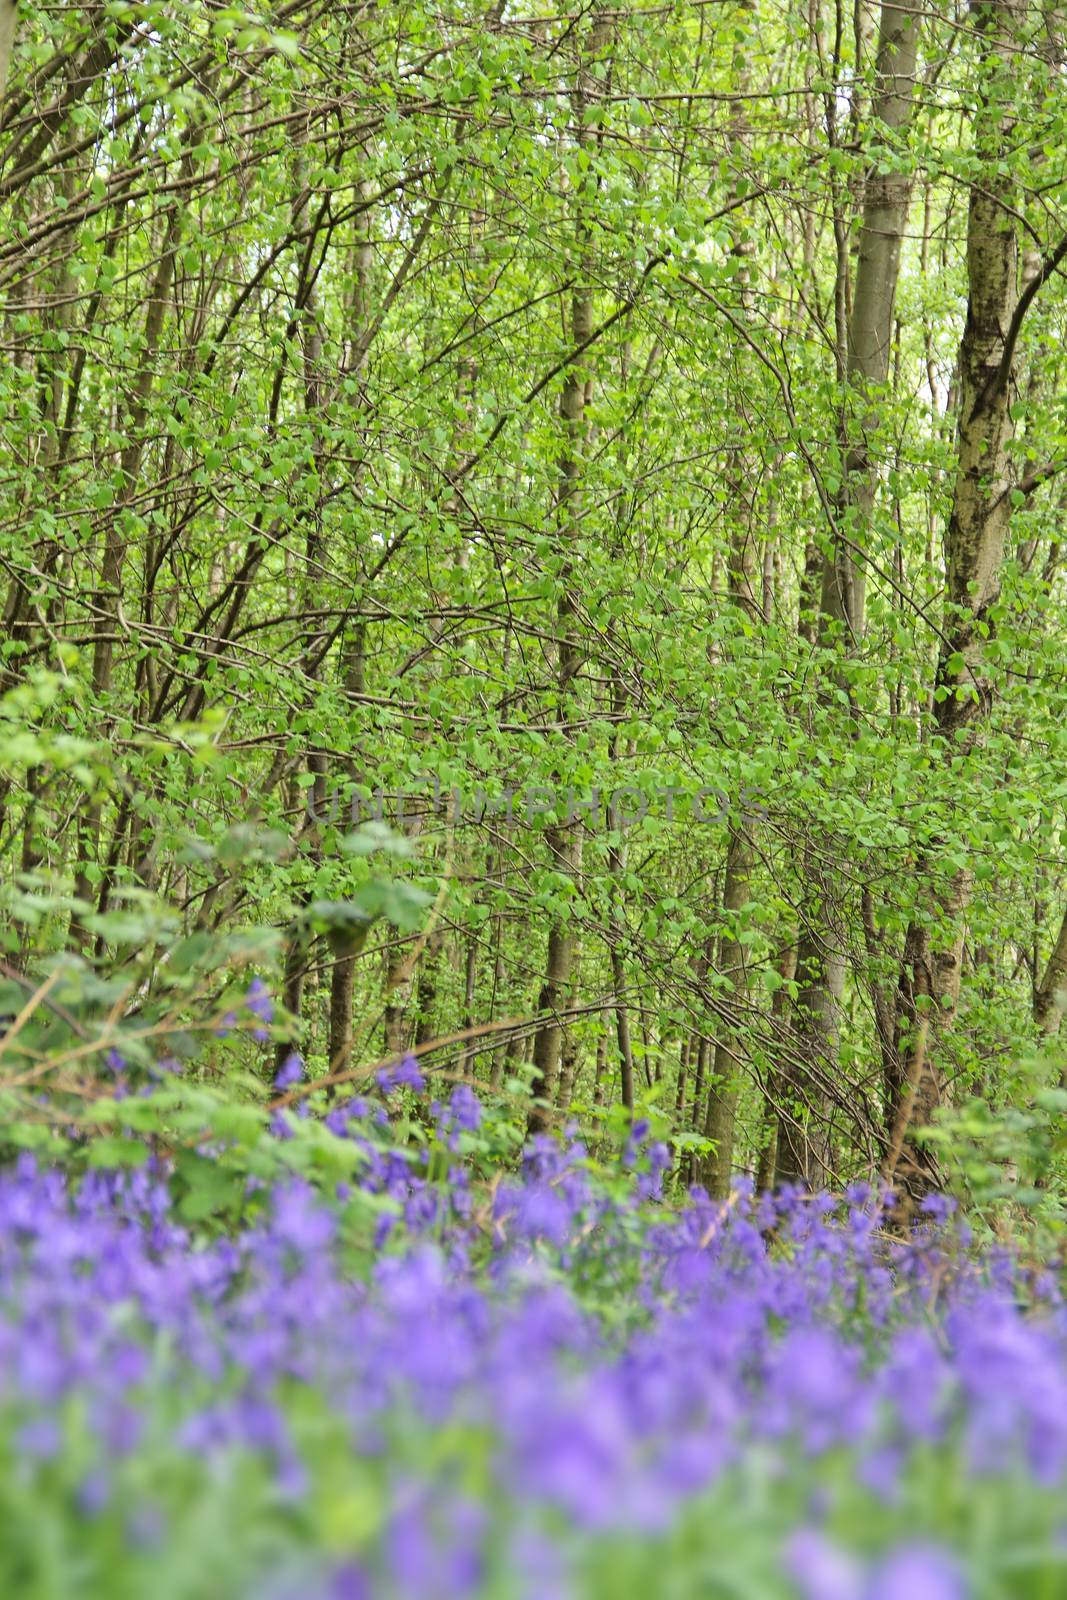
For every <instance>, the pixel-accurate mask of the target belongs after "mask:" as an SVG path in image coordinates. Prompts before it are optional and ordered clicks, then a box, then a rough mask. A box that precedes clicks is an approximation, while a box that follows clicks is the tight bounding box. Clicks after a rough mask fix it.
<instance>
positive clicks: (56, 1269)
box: [0, 1062, 1067, 1600]
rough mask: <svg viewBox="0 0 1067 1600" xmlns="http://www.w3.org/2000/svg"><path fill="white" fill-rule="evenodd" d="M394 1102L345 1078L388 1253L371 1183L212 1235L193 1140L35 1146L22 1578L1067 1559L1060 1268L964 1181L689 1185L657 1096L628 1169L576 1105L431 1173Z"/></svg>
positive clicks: (823, 1567) (1036, 1565) (30, 1187)
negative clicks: (1031, 1260)
mask: <svg viewBox="0 0 1067 1600" xmlns="http://www.w3.org/2000/svg"><path fill="white" fill-rule="evenodd" d="M299 1075H300V1064H299V1062H296V1063H295V1064H294V1065H292V1066H290V1064H288V1063H287V1065H286V1066H285V1067H283V1069H282V1073H281V1079H280V1081H281V1082H282V1083H284V1084H291V1083H293V1082H296V1081H298V1080H299ZM379 1087H380V1089H381V1090H382V1091H383V1093H385V1094H386V1095H388V1094H390V1093H392V1092H393V1091H394V1090H396V1089H398V1088H406V1089H410V1090H415V1091H417V1090H419V1089H421V1088H422V1087H423V1085H422V1079H421V1075H420V1074H419V1073H418V1071H417V1069H416V1068H415V1066H414V1063H413V1062H408V1063H406V1064H404V1065H403V1066H401V1067H400V1068H397V1069H395V1070H394V1071H391V1072H390V1073H389V1074H388V1075H387V1078H386V1081H384V1082H383V1083H382V1084H381V1085H380V1086H379ZM432 1115H433V1116H434V1117H435V1119H436V1124H437V1130H438V1136H439V1140H440V1142H441V1143H442V1144H443V1145H445V1146H446V1147H449V1148H451V1149H452V1150H455V1149H457V1148H458V1145H457V1138H458V1136H459V1135H461V1134H463V1133H464V1132H466V1133H470V1132H472V1131H473V1130H475V1129H477V1128H478V1126H479V1121H480V1118H481V1115H482V1108H481V1106H480V1105H479V1102H478V1099H477V1097H476V1096H475V1095H474V1094H473V1093H472V1091H471V1090H470V1089H469V1088H467V1087H466V1086H463V1085H460V1086H458V1087H457V1088H456V1089H455V1090H454V1091H453V1093H452V1095H451V1097H450V1099H449V1100H448V1101H447V1102H443V1103H437V1102H435V1103H434V1106H433V1107H432ZM387 1116H388V1112H387V1106H386V1103H385V1102H383V1101H382V1100H381V1099H376V1100H373V1101H372V1100H369V1099H356V1100H352V1101H348V1102H346V1103H345V1104H343V1105H339V1106H334V1107H333V1108H331V1109H330V1110H329V1112H328V1116H327V1121H328V1124H329V1126H330V1128H331V1130H332V1131H333V1133H334V1134H336V1135H338V1136H340V1137H343V1138H346V1139H352V1140H353V1141H355V1142H356V1144H357V1145H358V1146H359V1148H360V1149H361V1151H362V1154H363V1157H364V1159H363V1162H362V1165H361V1167H360V1171H361V1173H362V1178H361V1184H362V1191H361V1197H362V1198H364V1199H365V1201H366V1202H367V1203H373V1204H376V1205H380V1206H381V1216H380V1219H379V1222H378V1229H377V1255H376V1259H374V1260H373V1263H372V1266H371V1268H370V1270H369V1271H363V1270H359V1267H358V1259H359V1258H358V1257H357V1256H355V1255H354V1254H353V1249H352V1244H353V1240H352V1236H351V1229H352V1226H353V1223H352V1214H351V1209H350V1207H348V1206H346V1201H349V1200H351V1191H350V1190H347V1191H346V1190H342V1193H341V1195H340V1198H339V1199H338V1200H337V1201H336V1202H334V1201H331V1200H329V1199H327V1198H324V1197H323V1196H322V1195H320V1194H318V1193H316V1192H315V1191H314V1190H313V1189H312V1188H311V1187H310V1186H309V1185H308V1184H307V1183H305V1182H303V1181H301V1180H295V1179H294V1180H293V1181H290V1182H286V1183H283V1184H281V1185H279V1186H277V1187H276V1188H275V1189H274V1190H273V1192H271V1193H270V1194H269V1195H266V1194H265V1193H264V1192H263V1191H262V1190H261V1191H259V1192H258V1194H256V1195H255V1198H256V1200H257V1202H258V1203H259V1207H260V1209H259V1211H258V1212H257V1213H255V1214H254V1215H253V1214H252V1213H250V1219H249V1221H248V1222H247V1225H246V1226H245V1227H244V1228H243V1229H241V1230H238V1231H236V1232H234V1233H232V1234H229V1235H222V1236H215V1237H211V1238H206V1237H197V1236H195V1235H194V1234H193V1233H192V1232H191V1231H190V1229H188V1228H187V1227H185V1226H183V1225H182V1224H181V1223H180V1221H179V1220H178V1218H177V1217H176V1215H175V1213H174V1211H173V1209H172V1206H171V1201H170V1195H169V1190H168V1183H167V1171H166V1168H165V1164H163V1163H158V1164H157V1165H155V1166H153V1167H152V1168H151V1169H145V1168H142V1169H138V1170H134V1171H129V1172H124V1173H121V1174H110V1173H90V1174H89V1175H88V1176H86V1177H84V1178H83V1179H82V1180H80V1181H79V1182H75V1181H73V1180H70V1179H68V1178H67V1177H65V1176H64V1175H63V1174H61V1173H60V1172H58V1171H54V1170H48V1169H43V1168H40V1167H39V1166H37V1165H35V1163H34V1162H33V1161H32V1160H30V1159H29V1158H25V1159H23V1160H21V1161H20V1162H19V1163H18V1165H17V1166H15V1167H13V1168H12V1169H10V1170H8V1171H7V1172H6V1173H4V1174H3V1175H0V1436H2V1438H3V1440H4V1444H3V1449H2V1453H0V1512H3V1514H4V1515H5V1525H8V1526H11V1527H12V1528H14V1527H16V1523H14V1522H11V1521H10V1520H9V1519H10V1518H11V1517H13V1516H15V1517H17V1518H18V1522H17V1526H18V1528H19V1529H21V1530H22V1531H20V1532H18V1533H13V1534H12V1538H11V1541H10V1546H11V1547H10V1549H8V1550H5V1551H4V1552H0V1585H3V1586H4V1592H10V1593H15V1592H26V1593H31V1592H32V1593H33V1594H35V1595H38V1594H39V1595H42V1596H49V1597H50V1596H51V1594H52V1593H55V1594H56V1595H57V1596H58V1595H60V1594H62V1595H64V1596H66V1595H74V1596H76V1595H79V1594H85V1595H92V1596H99V1597H104V1596H107V1597H108V1600H111V1597H113V1596H116V1595H120V1594H126V1593H130V1594H131V1595H132V1594H134V1593H145V1592H157V1590H156V1583H155V1581H154V1580H153V1579H152V1574H153V1573H154V1574H155V1575H156V1577H157V1578H159V1577H160V1574H168V1575H169V1576H168V1577H167V1582H166V1583H162V1586H161V1587H159V1588H158V1592H160V1593H164V1592H165V1593H167V1594H168V1595H171V1594H173V1595H176V1596H177V1595H186V1594H188V1595H189V1596H190V1597H191V1596H194V1595H207V1594H213V1595H215V1596H217V1597H218V1600H227V1597H229V1596H234V1597H240V1600H244V1597H246V1596H247V1597H248V1600H251V1597H252V1596H253V1595H254V1596H256V1597H257V1600H258V1597H267V1600H297V1597H300V1600H331V1597H332V1600H357V1597H362V1596H371V1595H375V1596H376V1595H383V1596H392V1597H396V1600H414V1597H416V1596H418V1597H420V1600H421V1597H425V1596H433V1597H435V1600H448V1597H450V1596H455V1597H460V1596H475V1595H483V1594H484V1595H493V1596H496V1595H499V1596H502V1597H512V1596H513V1597H515V1600H521V1597H526V1600H549V1597H550V1596H558V1597H561V1600H562V1597H564V1596H574V1597H580V1596H596V1597H599V1596H605V1597H606V1596H608V1595H617V1594H622V1595H629V1594H634V1595H638V1594H652V1593H660V1592H662V1593H668V1592H669V1593H670V1594H672V1595H674V1594H677V1595H679V1596H690V1595H691V1596H693V1597H696V1596H697V1595H719V1594H721V1595H723V1596H726V1595H731V1594H737V1595H747V1596H751V1597H752V1600H763V1597H766V1600H775V1597H779V1596H780V1597H782V1600H786V1597H793V1600H964V1597H966V1596H971V1595H990V1596H994V1595H1001V1594H1003V1595H1004V1596H1010V1595H1021V1594H1029V1593H1031V1592H1032V1593H1034V1594H1038V1593H1041V1594H1045V1593H1047V1594H1050V1595H1052V1594H1061V1593H1064V1592H1067V1556H1065V1546H1064V1539H1063V1533H1064V1528H1065V1526H1067V1517H1065V1516H1064V1512H1063V1506H1064V1505H1065V1504H1067V1502H1065V1501H1064V1499H1063V1495H1064V1490H1065V1489H1067V1309H1065V1306H1064V1302H1063V1299H1062V1298H1061V1295H1060V1292H1059V1289H1058V1287H1057V1285H1056V1283H1055V1282H1054V1281H1052V1279H1051V1278H1050V1277H1049V1276H1047V1275H1046V1276H1045V1277H1035V1276H1034V1274H1032V1273H1030V1272H1028V1271H1026V1270H1024V1268H1023V1267H1022V1266H1021V1265H1020V1264H1019V1263H1018V1262H1017V1261H1016V1260H1014V1259H1013V1258H1012V1256H1011V1255H1009V1254H1008V1253H1005V1252H998V1253H993V1254H990V1253H988V1252H984V1253H983V1252H980V1251H977V1250H976V1249H974V1248H973V1247H972V1246H971V1244H970V1242H969V1240H968V1238H967V1233H966V1229H965V1228H964V1227H963V1226H962V1225H961V1224H960V1223H959V1222H958V1220H956V1219H954V1218H953V1217H952V1216H951V1215H949V1214H947V1212H948V1209H949V1208H947V1207H943V1206H937V1205H934V1206H931V1208H930V1212H929V1214H928V1215H927V1217H926V1218H925V1220H924V1221H923V1223H922V1225H921V1226H920V1227H919V1228H918V1229H917V1230H916V1232H915V1235H914V1236H913V1237H912V1238H911V1239H909V1240H907V1241H904V1240H901V1239H899V1238H896V1237H894V1236H893V1235H892V1234H891V1233H890V1232H888V1231H887V1230H886V1229H885V1228H884V1226H883V1205H884V1197H882V1196H880V1195H878V1194H877V1193H874V1192H871V1191H869V1190H866V1189H863V1188H857V1189H855V1190H853V1191H851V1192H850V1193H849V1194H848V1195H847V1196H845V1197H843V1198H841V1199H840V1200H837V1201H835V1200H833V1199H830V1198H828V1197H826V1196H816V1197H811V1196H807V1195H802V1194H800V1193H792V1194H788V1193H787V1194H782V1195H778V1196H775V1197H755V1196H754V1195H752V1194H751V1192H749V1190H748V1189H746V1188H745V1187H744V1186H741V1187H739V1188H738V1189H737V1190H736V1191H735V1193H734V1194H733V1196H732V1197H731V1200H730V1202H729V1203H728V1204H727V1205H726V1206H717V1205H715V1204H713V1203H712V1202H711V1201H710V1200H709V1199H708V1197H707V1195H706V1194H705V1193H704V1192H703V1191H702V1190H700V1189H694V1190H692V1191H691V1192H690V1195H689V1197H688V1200H687V1203H686V1204H685V1205H683V1206H681V1207H679V1208H677V1209H669V1208H668V1207H666V1206H664V1205H660V1204H657V1202H656V1197H657V1195H658V1194H659V1191H660V1186H661V1183H662V1179H663V1173H664V1169H665V1168H666V1167H667V1166H668V1164H669V1158H668V1153H667V1151H666V1150H665V1149H664V1148H663V1147H661V1146H657V1145H655V1144H649V1142H648V1137H647V1135H648V1130H647V1128H642V1127H640V1126H636V1127H635V1128H634V1129H633V1132H632V1135H631V1138H630V1140H629V1143H628V1144H627V1146H626V1148H625V1150H624V1152H623V1154H622V1161H621V1164H620V1170H619V1172H618V1173H617V1174H616V1175H615V1177H614V1179H613V1180H612V1181H611V1182H607V1181H604V1180H603V1178H602V1177H601V1176H600V1175H598V1172H597V1170H596V1168H595V1166H594V1164H592V1163H591V1162H590V1161H589V1160H588V1156H587V1152H586V1150H585V1148H584V1147H583V1145H582V1143H581V1142H580V1141H579V1140H577V1139H576V1138H571V1140H570V1141H569V1142H562V1141H557V1140H556V1139H553V1138H551V1137H548V1136H542V1137H539V1138H537V1139H535V1140H534V1141H533V1142H532V1143H531V1144H530V1145H529V1146H528V1147H527V1149H526V1152H525V1156H524V1159H523V1163H522V1168H521V1171H518V1172H516V1173H515V1174H514V1176H513V1177H511V1178H508V1179H505V1180H503V1181H498V1182H495V1183H486V1182H484V1181H483V1180H481V1179H479V1178H478V1177H477V1176H476V1175H475V1174H474V1173H472V1171H471V1170H470V1169H469V1167H468V1166H466V1165H465V1164H464V1162H463V1161H462V1160H461V1159H458V1158H454V1159H452V1160H451V1162H450V1164H449V1170H448V1171H447V1173H446V1174H445V1175H444V1176H442V1177H441V1178H440V1179H439V1180H434V1181H431V1180H430V1178H429V1177H428V1175H427V1171H426V1168H425V1166H423V1165H420V1161H419V1159H418V1155H417V1153H416V1152H415V1151H414V1150H413V1149H412V1150H408V1149H405V1148H403V1147H400V1146H398V1147H396V1148H394V1149H388V1148H383V1145H382V1140H381V1133H382V1125H383V1121H384V1120H385V1119H387ZM253 1188H254V1186H253ZM361 1214H362V1213H361ZM27 1519H28V1527H27V1526H25V1524H26V1522H27ZM35 1519H36V1521H37V1522H39V1523H41V1525H42V1526H43V1527H45V1528H46V1529H47V1533H46V1535H42V1536H41V1540H40V1541H39V1542H38V1544H34V1542H33V1532H32V1530H33V1527H34V1526H35V1525H36V1524H35ZM998 1519H999V1520H998ZM216 1525H217V1526H216ZM57 1528H59V1529H61V1530H62V1533H61V1534H58V1533H57V1532H56V1530H57ZM212 1530H215V1531H214V1533H213V1532H212ZM216 1534H217V1538H216V1537H215V1535H216ZM57 1539H58V1540H59V1546H60V1547H61V1548H59V1547H57V1543H56V1541H57ZM213 1539H214V1542H213ZM45 1547H47V1549H48V1550H50V1551H52V1556H51V1557H47V1556H46V1553H45ZM57 1548H59V1554H58V1555H57V1554H56V1551H57ZM49 1559H52V1561H53V1566H54V1574H58V1576H55V1575H54V1574H53V1577H52V1578H50V1577H49V1576H48V1560H49ZM998 1561H1001V1562H1003V1563H1005V1565H1004V1568H1003V1573H1002V1574H1001V1576H999V1577H998V1575H997V1573H998V1567H997V1563H998ZM1028 1561H1029V1563H1030V1565H1029V1566H1027V1562H1028ZM1013 1562H1014V1566H1012V1563H1013ZM5 1563H6V1565H5ZM138 1563H140V1565H138ZM124 1564H125V1565H124ZM20 1572H21V1573H22V1581H23V1583H24V1584H25V1585H26V1586H25V1587H24V1589H23V1590H22V1591H19V1590H18V1589H17V1587H16V1586H15V1585H17V1583H18V1581H19V1579H18V1574H19V1573H20ZM1013 1573H1014V1576H1012V1574H1013ZM122 1574H125V1576H122ZM663 1574H669V1575H670V1581H669V1582H668V1581H667V1579H666V1578H664V1577H663ZM1027 1574H1029V1576H1027ZM31 1579H32V1582H31ZM661 1579H662V1585H661V1582H660V1580H661ZM1031 1579H1032V1580H1033V1585H1032V1587H1031V1586H1028V1585H1029V1584H1030V1582H1031ZM5 1580H6V1582H5ZM49 1582H54V1587H53V1588H49V1586H48V1585H49ZM34 1584H35V1585H36V1586H34ZM138 1584H147V1585H148V1586H149V1587H147V1588H144V1587H142V1588H140V1589H138ZM997 1584H1000V1585H1001V1587H997ZM1013 1584H1015V1585H1017V1586H1016V1587H1013V1586H1012V1585H1013ZM1041 1584H1043V1585H1044V1587H1040V1585H1041ZM983 1585H984V1587H983Z"/></svg>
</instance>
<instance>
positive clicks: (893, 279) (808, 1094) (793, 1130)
mask: <svg viewBox="0 0 1067 1600" xmlns="http://www.w3.org/2000/svg"><path fill="white" fill-rule="evenodd" d="M920 19H921V10H920V7H919V4H918V0H903V3H898V0H892V3H890V0H885V3H884V4H883V6H882V10H881V21H880V24H879V34H878V53H877V60H876V89H875V95H874V100H873V104H872V111H871V118H872V124H873V125H874V127H875V128H876V129H877V131H878V133H879V136H880V137H881V138H883V139H888V140H893V139H895V138H897V137H899V136H900V135H901V134H902V133H903V132H904V131H905V130H906V129H907V126H908V124H909V122H910V119H911V116H912V99H913V91H914V87H915V66H916V59H917V50H918V41H919V29H920ZM882 164H883V163H882V160H881V157H878V158H877V160H876V162H875V163H874V164H873V165H872V168H871V169H870V170H869V171H868V172H867V174H866V178H865V181H864V184H863V217H862V222H861V226H860V235H859V250H858V257H857V265H856V281H855V287H854V289H853V292H852V295H851V309H850V312H849V314H848V317H847V336H846V379H847V392H846V401H845V406H844V410H843V412H842V417H841V426H840V443H839V448H840V450H841V454H842V456H843V459H844V472H843V474H842V480H841V487H840V490H839V492H838V494H837V495H836V496H835V499H834V504H833V512H834V529H833V532H832V536H831V540H830V545H829V548H828V550H827V553H826V555H825V556H824V557H823V558H822V560H821V571H820V576H819V580H818V587H819V602H818V620H817V623H816V625H815V627H814V629H813V633H814V635H815V636H816V637H818V639H819V640H820V642H822V643H824V644H826V645H830V644H832V643H834V642H835V641H838V639H839V636H841V635H843V641H842V642H843V643H844V645H845V647H846V648H849V649H852V648H854V647H855V646H856V645H857V644H858V642H859V640H860V639H861V638H862V635H863V627H864V610H865V605H864V599H865V577H866V571H865V560H866V551H865V544H866V538H867V528H868V525H869V522H870V516H871V512H872V509H873V506H874V496H875V489H876V484H877V477H876V467H877V462H876V459H875V456H874V455H873V453H872V436H873V434H874V432H875V430H876V428H877V426H878V393H879V391H880V390H881V389H882V387H883V386H884V384H885V382H886V378H887V376H888V373H889V355H890V349H891V345H892V336H893V308H894V304H895V300H896V290H897V279H898V277H899V271H900V251H901V244H902V241H903V238H904V233H905V230H906V227H907V219H908V202H909V197H910V179H909V178H908V176H907V174H906V173H902V172H897V171H896V170H894V169H893V168H892V167H890V169H889V170H888V171H885V172H882V171H879V167H880V166H881V165H882ZM806 576H807V581H808V584H809V585H810V586H811V587H812V588H814V583H815V573H814V570H813V568H812V564H811V563H810V562H809V568H808V571H807V574H806ZM809 881H810V884H811V889H810V893H809V897H808V904H807V906H806V907H805V911H804V915H803V919H802V930H801V938H800V945H799V949H798V954H797V982H798V984H799V985H800V995H799V998H798V1003H797V1008H796V1026H797V1030H798V1033H799V1035H800V1039H801V1051H800V1053H801V1056H802V1058H804V1059H806V1060H807V1061H808V1062H810V1064H811V1068H812V1072H811V1073H808V1074H807V1075H806V1077H805V1081H803V1082H802V1081H800V1075H799V1074H798V1073H796V1072H790V1073H787V1075H786V1081H785V1083H784V1084H783V1089H784V1090H785V1092H786V1094H787V1095H788V1096H789V1097H790V1098H791V1100H792V1102H793V1104H794V1106H795V1113H794V1122H793V1125H792V1126H791V1127H790V1128H789V1129H788V1130H787V1132H786V1136H785V1138H784V1139H783V1140H781V1141H780V1149H779V1162H778V1175H779V1180H780V1181H782V1182H808V1181H811V1180H813V1179H814V1178H815V1176H816V1172H815V1169H816V1167H817V1166H818V1165H819V1156H818V1146H819V1142H820V1141H819V1137H818V1119H819V1118H820V1117H821V1116H823V1115H824V1113H825V1096H824V1095H823V1094H821V1093H820V1091H819V1089H818V1086H817V1079H818V1077H819V1076H821V1075H823V1074H827V1073H832V1072H833V1070H834V1066H835V1063H836V1060H837V1050H838V1041H839V1034H840V1007H841V999H842V996H843V993H844V984H845V976H846V958H845V951H844V947H843V942H842V934H841V928H840V919H839V917H838V915H837V914H836V913H834V912H833V911H832V909H831V908H832V905H833V901H834V898H835V897H834V895H833V893H832V890H831V886H830V884H829V883H828V882H827V881H825V873H824V871H823V869H822V868H821V867H820V868H818V869H815V870H814V871H811V872H810V874H809ZM806 1106H808V1107H810V1109H811V1114H812V1117H813V1118H814V1119H815V1121H816V1125H815V1126H813V1128H812V1133H811V1137H809V1136H808V1133H807V1131H806V1128H805V1124H806V1122H807V1113H806V1111H805V1107H806ZM797 1123H799V1124H800V1125H799V1126H798V1125H797Z"/></svg>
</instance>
